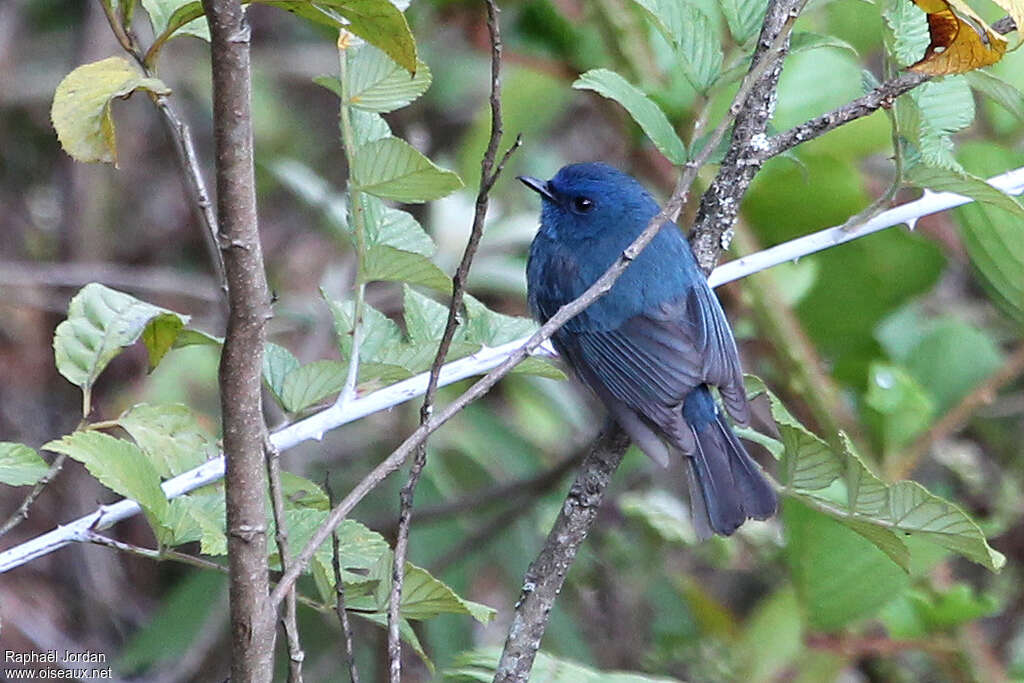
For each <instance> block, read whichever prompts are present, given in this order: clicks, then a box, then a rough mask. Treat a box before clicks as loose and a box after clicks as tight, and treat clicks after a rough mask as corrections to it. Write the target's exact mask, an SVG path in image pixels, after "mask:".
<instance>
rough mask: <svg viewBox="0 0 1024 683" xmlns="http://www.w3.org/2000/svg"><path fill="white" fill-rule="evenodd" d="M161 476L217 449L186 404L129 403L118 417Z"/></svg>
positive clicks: (184, 468) (201, 459)
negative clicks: (129, 405) (130, 404)
mask: <svg viewBox="0 0 1024 683" xmlns="http://www.w3.org/2000/svg"><path fill="white" fill-rule="evenodd" d="M117 423H118V424H119V425H121V427H123V428H124V430H125V431H126V432H128V433H129V434H131V436H132V438H133V439H135V443H137V444H138V445H139V448H141V449H142V452H143V453H145V454H146V457H147V458H149V461H150V462H151V463H153V467H154V468H155V469H156V471H157V472H158V473H159V474H160V476H162V477H173V476H175V475H178V474H181V473H182V472H186V471H188V470H190V469H192V468H193V467H196V466H197V465H200V464H202V463H204V462H206V461H207V460H210V459H211V458H215V457H217V455H218V454H219V453H220V449H219V448H218V447H217V442H216V441H215V440H214V439H213V437H212V436H210V435H209V434H207V432H206V430H204V429H203V428H202V427H201V426H200V425H199V422H198V420H196V417H195V415H194V414H193V413H192V411H191V410H190V409H189V408H188V406H184V405H181V404H180V403H175V404H165V405H149V404H146V403H141V404H139V405H135V406H132V407H131V408H129V409H128V410H127V411H126V412H124V413H122V414H121V416H120V417H119V418H117Z"/></svg>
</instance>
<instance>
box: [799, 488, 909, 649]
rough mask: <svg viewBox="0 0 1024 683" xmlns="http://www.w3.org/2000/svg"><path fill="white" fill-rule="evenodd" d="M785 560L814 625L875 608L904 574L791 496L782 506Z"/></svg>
mask: <svg viewBox="0 0 1024 683" xmlns="http://www.w3.org/2000/svg"><path fill="white" fill-rule="evenodd" d="M782 519H783V522H784V524H785V528H786V547H785V554H786V561H787V564H788V565H789V570H790V574H791V575H792V578H793V584H794V586H795V587H796V590H797V596H798V598H799V599H800V602H801V604H802V605H803V607H804V612H805V614H806V615H807V620H808V622H809V624H810V626H811V628H814V629H820V630H824V631H834V630H837V629H840V628H842V627H843V626H845V625H847V624H849V623H851V622H853V621H855V620H857V619H862V618H865V617H869V616H872V615H873V614H875V613H876V612H877V611H878V610H879V609H880V608H881V607H882V606H883V605H885V604H886V603H887V602H889V601H890V600H892V599H893V598H894V597H895V596H897V595H898V594H899V593H900V592H901V591H902V590H904V589H905V588H906V587H907V585H908V584H909V577H908V576H907V575H906V574H905V573H904V572H903V571H901V570H900V568H899V567H897V566H896V565H895V564H893V563H892V562H891V561H890V560H889V559H887V558H886V556H885V555H883V554H882V553H881V552H878V550H876V549H875V548H874V547H872V544H871V543H870V542H869V541H868V540H865V539H864V538H862V537H861V536H859V535H858V534H856V533H854V531H853V530H850V529H847V528H846V527H844V526H843V525H842V524H839V523H838V522H837V521H835V520H833V519H830V518H828V517H826V516H825V515H823V514H821V513H820V512H818V511H816V510H813V509H811V508H810V507H807V506H806V505H804V504H802V503H800V502H797V501H795V500H786V501H785V502H784V503H783V506H782Z"/></svg>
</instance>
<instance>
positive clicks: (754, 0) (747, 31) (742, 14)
mask: <svg viewBox="0 0 1024 683" xmlns="http://www.w3.org/2000/svg"><path fill="white" fill-rule="evenodd" d="M718 6H719V7H720V8H721V9H722V14H723V15H724V16H725V22H726V23H727V24H728V25H729V33H731V34H732V37H733V40H735V41H736V42H737V43H739V44H740V45H743V44H744V43H746V42H747V41H749V40H751V39H753V38H754V37H755V36H757V35H758V33H760V31H761V24H762V23H764V13H765V11H767V9H768V1H767V0H719V2H718Z"/></svg>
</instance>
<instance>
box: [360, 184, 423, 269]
mask: <svg viewBox="0 0 1024 683" xmlns="http://www.w3.org/2000/svg"><path fill="white" fill-rule="evenodd" d="M360 199H361V200H362V202H363V211H364V218H365V225H366V243H367V244H368V245H370V246H377V245H383V246H387V247H394V248H395V249H398V250H400V251H408V252H412V253H414V254H420V255H422V256H433V254H434V252H435V251H437V248H436V247H435V246H434V240H432V239H430V235H428V234H427V233H426V231H425V230H423V228H422V227H421V226H420V224H419V223H418V222H417V221H416V219H415V218H413V217H412V214H410V213H408V212H407V211H402V210H400V209H393V208H391V207H390V206H386V205H385V204H384V202H382V201H381V200H379V199H377V198H376V197H374V196H373V195H368V194H364V195H360Z"/></svg>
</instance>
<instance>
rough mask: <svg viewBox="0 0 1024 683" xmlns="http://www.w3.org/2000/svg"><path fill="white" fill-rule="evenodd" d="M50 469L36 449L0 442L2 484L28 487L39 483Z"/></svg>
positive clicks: (0, 478)
mask: <svg viewBox="0 0 1024 683" xmlns="http://www.w3.org/2000/svg"><path fill="white" fill-rule="evenodd" d="M49 469H50V466H49V465H47V464H46V461H45V460H43V459H42V458H40V457H39V454H38V453H36V452H35V450H34V449H32V448H29V447H28V446H25V445H24V444H20V443H14V442H13V441H0V482H3V483H5V484H7V485H9V486H28V485H29V484H34V483H36V482H37V481H39V480H40V479H41V478H42V476H43V475H44V474H46V473H47V472H48V471H49Z"/></svg>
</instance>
